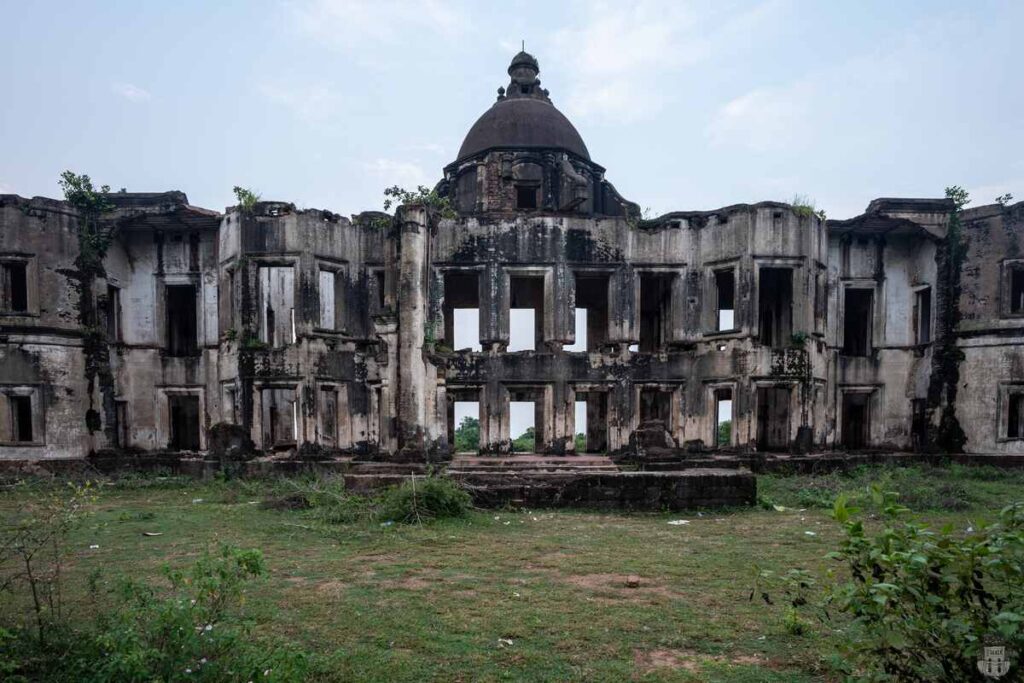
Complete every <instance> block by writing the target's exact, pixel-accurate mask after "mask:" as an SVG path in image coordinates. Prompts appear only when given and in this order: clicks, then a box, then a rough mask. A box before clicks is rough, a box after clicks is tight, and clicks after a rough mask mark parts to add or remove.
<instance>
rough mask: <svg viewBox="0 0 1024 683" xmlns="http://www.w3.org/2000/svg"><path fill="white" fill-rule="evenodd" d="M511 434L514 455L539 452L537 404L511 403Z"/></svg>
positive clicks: (532, 402)
mask: <svg viewBox="0 0 1024 683" xmlns="http://www.w3.org/2000/svg"><path fill="white" fill-rule="evenodd" d="M508 424H509V433H510V434H511V435H512V452H513V453H536V452H537V428H536V425H537V402H535V401H510V402H509V416H508Z"/></svg>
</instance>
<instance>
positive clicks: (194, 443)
mask: <svg viewBox="0 0 1024 683" xmlns="http://www.w3.org/2000/svg"><path fill="white" fill-rule="evenodd" d="M167 403H168V407H169V408H170V413H171V415H170V417H171V440H170V444H169V447H170V450H172V451H198V450H199V397H198V396H185V395H181V396H168V397H167Z"/></svg>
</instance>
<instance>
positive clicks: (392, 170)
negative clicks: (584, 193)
mask: <svg viewBox="0 0 1024 683" xmlns="http://www.w3.org/2000/svg"><path fill="white" fill-rule="evenodd" d="M364 168H365V169H366V171H367V172H369V173H371V174H373V175H375V176H376V177H378V178H379V179H380V180H381V181H382V182H383V185H384V186H386V187H390V186H391V185H399V186H401V187H404V188H406V189H408V190H413V189H415V188H416V187H417V186H419V185H426V186H430V185H431V184H432V181H431V180H430V176H428V175H427V173H426V171H424V170H423V167H422V166H420V165H419V164H417V163H415V162H411V161H399V160H396V159H385V158H378V159H374V160H373V161H370V162H368V163H366V164H365V165H364Z"/></svg>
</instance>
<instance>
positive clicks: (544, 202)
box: [0, 53, 1024, 462]
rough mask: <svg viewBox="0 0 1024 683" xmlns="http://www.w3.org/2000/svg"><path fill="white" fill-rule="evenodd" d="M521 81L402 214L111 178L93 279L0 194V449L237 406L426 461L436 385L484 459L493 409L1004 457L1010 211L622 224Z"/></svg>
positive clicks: (544, 428)
mask: <svg viewBox="0 0 1024 683" xmlns="http://www.w3.org/2000/svg"><path fill="white" fill-rule="evenodd" d="M538 72H539V69H538V66H537V62H536V60H535V59H534V58H533V57H531V56H530V55H527V54H525V53H521V54H519V55H517V56H516V57H515V59H514V60H513V62H512V64H511V66H510V67H509V76H510V82H509V84H508V86H507V88H502V89H501V90H499V95H498V100H497V102H495V103H494V105H493V106H492V107H491V108H490V109H489V110H488V111H487V112H485V114H484V115H483V116H482V117H481V118H480V119H479V120H478V121H477V122H476V123H475V124H474V125H473V127H472V128H471V130H470V131H469V133H468V135H467V136H466V139H465V142H464V143H463V146H462V148H461V149H460V151H459V153H458V157H457V159H456V160H455V161H454V162H453V163H451V164H450V165H448V166H447V167H446V168H445V169H444V175H443V179H442V180H441V181H440V183H439V184H438V186H437V188H436V195H435V196H432V197H429V198H425V199H424V201H423V202H422V203H415V202H414V203H410V204H407V205H404V206H402V207H400V208H399V210H398V211H397V212H396V215H395V216H389V215H387V214H382V213H379V212H367V213H364V214H360V215H357V216H353V217H351V218H347V217H343V216H339V215H337V214H332V213H330V212H328V211H317V210H297V209H296V208H295V207H294V205H292V204H288V203H283V202H259V203H257V204H255V205H253V206H246V207H231V208H228V209H227V210H226V211H225V212H224V213H223V214H221V213H219V212H215V211H210V210H206V209H201V208H197V207H193V206H191V205H189V203H188V200H187V199H186V197H185V196H184V195H183V194H182V193H180V192H167V193H160V194H143V193H114V194H110V195H108V199H109V201H110V203H111V204H112V208H110V209H109V210H106V211H104V212H103V214H102V216H100V220H101V221H102V222H103V223H104V225H107V226H109V227H110V228H111V229H112V235H113V238H112V241H111V243H110V245H109V248H108V249H107V250H106V253H105V257H104V259H103V261H102V269H101V271H102V272H101V273H99V274H98V276H97V277H95V278H93V279H88V280H86V279H83V278H81V277H80V268H81V264H82V258H81V255H82V250H83V248H87V247H88V245H87V244H86V243H85V241H84V240H83V230H82V227H81V226H82V216H81V214H80V212H79V211H78V210H76V209H75V207H73V206H71V205H69V204H68V203H66V202H62V201H55V200H50V199H44V198H38V197H37V198H33V199H24V198H21V197H17V196H13V195H3V196H0V458H3V459H30V460H31V459H41V458H81V457H85V456H87V455H89V454H90V453H93V452H99V451H104V450H119V451H127V452H137V453H141V454H145V453H148V452H158V451H168V450H170V451H177V452H202V451H205V450H207V448H208V447H209V443H208V440H209V439H210V438H211V437H210V428H211V427H212V426H213V425H214V424H216V423H227V424H231V425H237V426H239V427H240V428H241V429H240V431H241V432H242V433H244V434H247V435H248V436H249V438H251V440H252V442H253V443H254V444H255V447H256V448H257V449H259V450H261V451H263V452H265V453H267V454H275V453H276V454H292V453H300V454H301V453H303V452H308V451H310V450H315V451H317V452H318V453H320V454H323V453H326V454H328V455H330V454H354V455H357V456H359V457H361V458H367V459H382V460H393V461H405V462H423V461H426V460H435V459H444V458H446V457H447V456H449V455H451V453H452V450H453V444H454V432H455V429H456V425H455V409H454V406H455V403H456V402H467V403H471V404H474V403H475V404H476V405H477V406H478V415H479V421H480V439H479V450H480V452H481V453H484V454H489V453H508V452H509V451H510V449H511V441H512V438H513V437H515V436H518V435H516V434H512V433H511V427H510V419H509V415H510V405H511V403H513V402H521V403H532V404H533V414H534V415H535V420H534V429H535V444H534V450H535V451H536V452H538V453H547V454H566V455H568V454H572V453H574V452H576V451H578V450H584V451H586V452H590V453H606V454H610V455H617V456H622V457H623V458H630V457H633V458H643V457H645V454H649V453H659V454H661V455H663V456H667V457H678V458H685V457H687V455H688V454H692V453H695V452H701V451H715V450H718V451H728V450H737V451H743V452H750V451H765V452H772V451H775V452H792V451H796V452H804V453H806V452H816V451H822V450H832V449H850V450H859V449H870V448H876V449H891V450H901V451H911V450H916V451H936V450H949V449H953V450H956V449H959V448H962V449H964V450H966V451H968V452H973V453H993V454H995V453H1024V203H1018V204H1015V205H1011V206H1003V205H991V206H983V207H979V208H975V209H969V210H965V211H962V212H958V211H957V210H956V207H955V206H954V205H953V203H952V201H950V200H947V199H878V200H875V201H874V202H872V203H871V204H870V205H869V206H868V208H867V210H866V212H865V213H864V214H863V215H861V216H858V217H856V218H853V219H850V220H832V221H824V220H822V219H821V218H820V217H819V216H817V215H815V214H814V213H813V212H812V211H810V210H807V209H806V207H794V206H790V205H788V204H783V203H777V202H760V203H757V204H737V205H733V206H728V207H724V208H722V209H718V210H715V211H681V212H674V213H669V214H666V215H664V216H661V217H659V218H657V219H654V220H641V219H640V215H639V211H638V207H637V205H636V204H634V203H632V202H629V201H627V200H625V199H623V198H622V197H621V196H620V195H619V194H618V192H616V190H615V188H614V187H613V186H612V185H611V184H610V183H609V182H608V181H607V179H606V178H605V169H603V168H602V167H601V166H599V165H598V164H596V163H594V162H593V161H592V160H591V158H590V155H589V152H588V150H587V148H586V146H585V144H584V143H583V140H582V138H581V137H580V135H579V134H578V133H577V131H576V129H575V128H574V127H573V126H572V124H571V123H570V122H569V121H568V120H567V119H566V118H565V117H564V116H563V115H562V114H561V113H560V112H559V111H558V110H557V109H556V108H555V107H554V105H553V104H552V103H551V100H550V98H549V95H548V92H547V91H546V90H544V89H543V88H541V83H540V80H539V79H538V78H537V75H538ZM82 282H87V283H88V285H86V288H87V289H88V290H89V291H85V292H82V291H79V290H80V289H81V283H82ZM76 284H78V285H79V287H78V288H76ZM83 301H86V302H87V303H89V304H90V305H87V306H83V303H82V302H83ZM86 309H88V310H86ZM517 311H532V312H533V314H532V317H526V318H522V317H519V316H518V313H516V312H517ZM463 315H468V317H466V318H463V319H464V320H471V321H474V322H473V323H471V324H472V325H474V326H475V327H476V328H477V330H478V334H477V335H476V336H475V338H471V339H469V340H468V343H467V342H466V340H464V339H457V338H456V337H457V336H458V335H457V333H458V331H459V329H464V328H465V326H464V325H463V326H462V327H460V326H457V325H456V323H455V320H456V319H457V318H459V316H463ZM514 319H515V320H530V319H532V321H533V322H532V326H533V330H532V335H530V334H529V333H528V331H527V337H532V344H527V346H528V347H529V346H532V348H526V349H514V348H510V342H511V340H512V338H513V336H514V334H513V331H518V330H514V329H513V328H514V327H515V325H519V324H521V323H513V320H514ZM460 347H461V348H460ZM467 347H472V348H467ZM577 404H585V414H586V416H587V419H586V427H585V430H583V428H582V426H581V425H577V424H575V415H576V413H577V410H576V406H577ZM726 425H728V427H726ZM581 431H584V433H585V437H584V438H583V439H582V440H580V443H577V439H576V438H575V437H576V435H577V433H579V432H581Z"/></svg>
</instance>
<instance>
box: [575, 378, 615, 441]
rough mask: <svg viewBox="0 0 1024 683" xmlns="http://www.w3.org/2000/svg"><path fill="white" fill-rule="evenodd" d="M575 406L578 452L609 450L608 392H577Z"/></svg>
mask: <svg viewBox="0 0 1024 683" xmlns="http://www.w3.org/2000/svg"><path fill="white" fill-rule="evenodd" d="M574 408H575V411H574V412H575V424H576V428H575V435H574V437H575V447H576V452H577V453H605V452H607V450H608V393H607V392H604V391H587V392H577V393H576V401H575V405H574Z"/></svg>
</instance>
